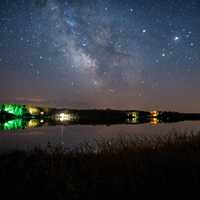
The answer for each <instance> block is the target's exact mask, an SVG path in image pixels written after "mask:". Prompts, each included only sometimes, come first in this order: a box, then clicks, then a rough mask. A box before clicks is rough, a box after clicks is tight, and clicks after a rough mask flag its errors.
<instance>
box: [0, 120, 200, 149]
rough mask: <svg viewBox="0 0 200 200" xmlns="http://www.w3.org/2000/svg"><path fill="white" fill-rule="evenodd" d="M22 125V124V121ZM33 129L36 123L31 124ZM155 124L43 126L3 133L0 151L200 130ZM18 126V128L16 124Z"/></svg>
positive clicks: (192, 124) (198, 125)
mask: <svg viewBox="0 0 200 200" xmlns="http://www.w3.org/2000/svg"><path fill="white" fill-rule="evenodd" d="M18 123H19V122H18ZM29 123H30V124H29V125H30V127H31V125H34V123H36V122H35V121H32V122H29ZM155 124H156V122H155V123H153V122H152V123H148V124H137V125H131V124H129V125H127V124H124V125H123V124H122V125H110V126H106V125H96V126H95V125H66V126H63V125H57V126H48V125H45V124H44V125H43V126H42V127H38V128H29V129H23V130H20V129H19V130H7V131H0V151H9V150H14V149H30V148H33V147H35V146H40V147H46V145H47V144H48V142H50V143H51V144H52V145H60V144H61V145H64V147H66V148H74V147H76V146H78V145H79V144H80V143H84V142H86V141H87V142H88V141H89V142H93V141H94V140H99V139H102V138H104V139H112V138H117V137H119V136H130V137H132V136H133V137H135V136H157V135H166V134H173V130H174V129H175V130H177V131H178V132H184V131H194V132H197V131H200V121H183V122H177V123H161V124H157V125H155ZM16 126H17V125H16Z"/></svg>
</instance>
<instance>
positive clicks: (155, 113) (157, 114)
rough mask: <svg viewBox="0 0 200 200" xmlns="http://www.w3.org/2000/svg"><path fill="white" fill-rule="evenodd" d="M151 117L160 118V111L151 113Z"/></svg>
mask: <svg viewBox="0 0 200 200" xmlns="http://www.w3.org/2000/svg"><path fill="white" fill-rule="evenodd" d="M150 113H151V117H158V116H159V112H158V111H151V112H150Z"/></svg>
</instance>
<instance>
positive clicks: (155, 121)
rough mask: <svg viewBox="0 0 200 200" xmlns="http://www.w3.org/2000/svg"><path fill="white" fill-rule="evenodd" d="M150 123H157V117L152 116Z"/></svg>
mask: <svg viewBox="0 0 200 200" xmlns="http://www.w3.org/2000/svg"><path fill="white" fill-rule="evenodd" d="M150 123H151V124H152V125H157V124H159V119H157V118H152V119H151V122H150Z"/></svg>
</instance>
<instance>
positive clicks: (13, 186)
mask: <svg viewBox="0 0 200 200" xmlns="http://www.w3.org/2000/svg"><path fill="white" fill-rule="evenodd" d="M199 183H200V133H195V134H192V133H185V134H182V133H181V134H179V133H178V132H176V133H174V134H173V136H169V135H168V136H160V137H155V138H153V137H141V138H137V139H136V140H129V138H118V139H113V140H101V141H98V142H96V143H95V144H94V143H93V144H86V143H85V144H83V145H81V146H79V147H78V148H76V149H74V150H66V149H64V148H62V147H61V146H57V147H53V146H51V145H48V147H47V148H46V149H45V150H44V149H43V150H41V149H38V148H36V149H34V150H30V151H13V152H10V153H2V154H0V188H1V190H2V191H5V192H6V193H7V195H8V194H9V192H8V191H12V193H10V194H12V195H15V197H16V196H20V197H25V196H26V195H27V196H28V195H30V194H31V197H30V198H29V199H32V198H33V199H35V198H37V197H39V196H40V197H41V198H42V197H43V198H49V199H52V198H53V199H65V198H68V199H82V198H83V197H86V199H102V198H104V197H105V196H106V197H107V198H108V197H110V198H111V197H112V198H115V199H121V198H124V197H128V196H129V195H132V196H133V195H134V196H140V195H141V194H143V193H144V191H146V192H148V193H152V192H153V191H155V189H156V190H158V191H163V192H166V191H168V193H172V192H173V193H174V192H175V193H179V192H182V193H183V191H187V192H188V191H195V190H197V189H198V188H199V185H200V184H199Z"/></svg>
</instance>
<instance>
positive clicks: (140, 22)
mask: <svg viewBox="0 0 200 200" xmlns="http://www.w3.org/2000/svg"><path fill="white" fill-rule="evenodd" d="M199 87H200V1H199V0H190V1H188V0H165V1H164V0H134V1H133V0H121V1H119V0H96V1H95V0H68V1H67V0H32V1H31V0H30V1H27V0H15V1H13V0H1V1H0V102H20V103H33V104H39V105H48V106H65V107H69V108H72V107H73V108H108V107H109V108H117V109H145V110H152V109H161V110H175V111H183V112H200V88H199Z"/></svg>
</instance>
